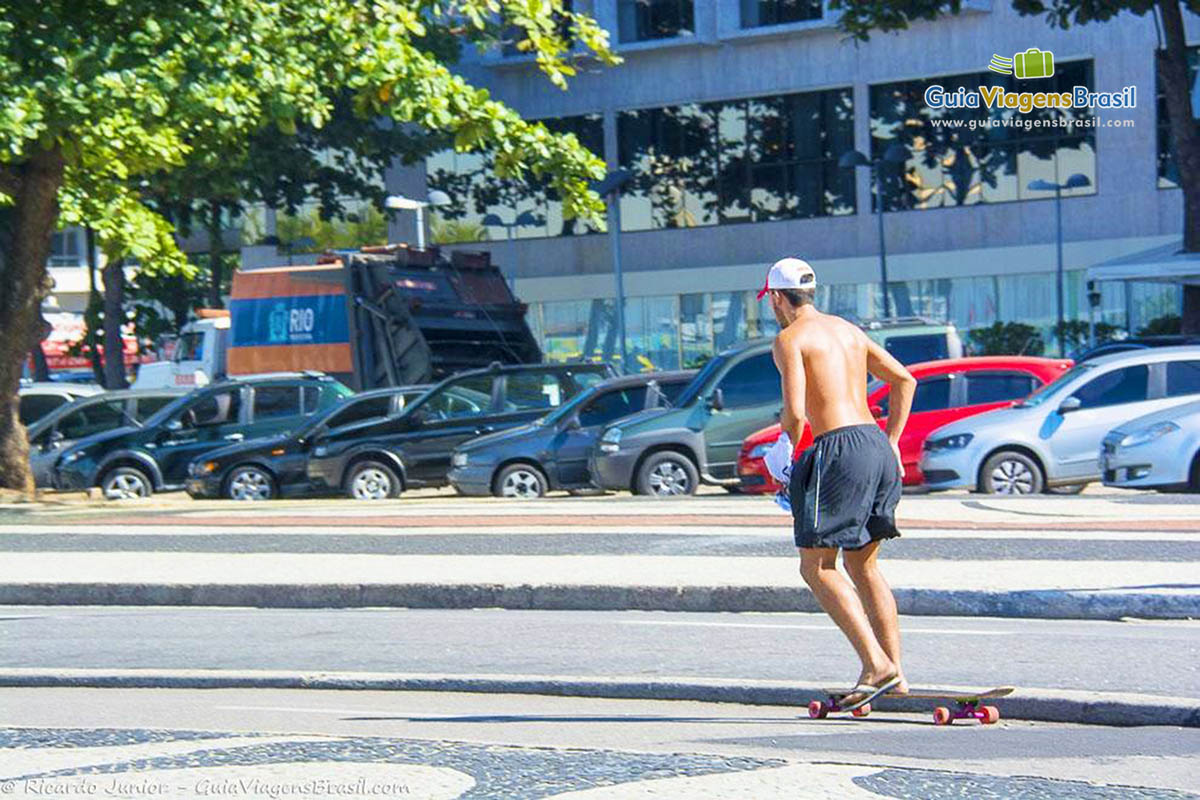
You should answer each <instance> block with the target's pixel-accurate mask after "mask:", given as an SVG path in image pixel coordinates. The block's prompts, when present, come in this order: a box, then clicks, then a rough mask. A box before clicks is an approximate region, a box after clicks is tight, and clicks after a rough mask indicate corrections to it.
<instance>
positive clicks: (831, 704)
mask: <svg viewBox="0 0 1200 800" xmlns="http://www.w3.org/2000/svg"><path fill="white" fill-rule="evenodd" d="M821 691H823V692H825V694H826V695H827V697H826V699H825V700H813V701H812V702H811V703H809V704H808V715H809V716H810V717H812V718H813V719H825V717H827V716H829V715H830V714H836V713H838V712H840V711H842V710H843V709H842V706H841V702H842V700H843V699H844V698H845V697H846V696H847V695H848V694H849V692H846V691H845V690H844V689H822V690H821ZM1014 691H1016V689H1015V688H1014V687H1012V686H1000V687H997V688H995V689H987V690H985V691H981V692H963V691H961V690H950V689H912V690H910V691H909V692H908V693H907V694H896V693H894V692H888V693H886V694H884V695H883V696H884V697H892V698H915V699H918V700H950V701H952V702H953V703H954V708H949V707H948V706H938V707H937V708H935V709H934V710H933V722H934V724H936V725H949V724H950V723H952V722H954V720H956V719H977V720H979V721H980V722H981V723H983V724H984V725H993V724H995V723H996V722H997V721H998V720H999V719H1000V709H998V708H996V707H995V706H989V705H984V704H983V702H982V701H984V700H994V699H997V698H1000V697H1007V696H1008V695H1010V694H1012V693H1013V692H1014ZM850 713H851V714H852V715H853V716H856V717H865V716H867V715H868V714H870V713H871V704H870V703H867V704H866V705H865V706H861V707H859V708H856V709H854V710H853V711H851V712H850Z"/></svg>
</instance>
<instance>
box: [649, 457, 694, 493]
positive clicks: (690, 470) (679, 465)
mask: <svg viewBox="0 0 1200 800" xmlns="http://www.w3.org/2000/svg"><path fill="white" fill-rule="evenodd" d="M699 484H700V474H699V473H698V472H697V471H696V465H695V464H693V463H692V460H691V459H690V458H688V457H687V456H685V455H683V454H682V453H676V452H675V451H673V450H664V451H662V452H660V453H655V454H654V455H652V456H650V457H649V458H647V459H646V460H645V461H643V462H642V466H641V468H640V469H638V476H637V488H638V494H648V495H651V496H653V497H680V496H683V495H689V494H695V493H696V487H697V486H698V485H699Z"/></svg>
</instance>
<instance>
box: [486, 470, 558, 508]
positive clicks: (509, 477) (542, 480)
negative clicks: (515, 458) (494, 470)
mask: <svg viewBox="0 0 1200 800" xmlns="http://www.w3.org/2000/svg"><path fill="white" fill-rule="evenodd" d="M546 489H547V486H546V477H545V476H544V475H542V473H541V470H539V469H537V468H536V467H531V466H529V465H528V464H513V465H512V466H510V467H505V468H504V469H502V470H500V474H499V475H497V476H496V483H495V488H494V489H493V490H492V494H494V495H496V497H508V498H516V499H518V500H532V499H534V498H537V497H542V496H544V495H545V494H546Z"/></svg>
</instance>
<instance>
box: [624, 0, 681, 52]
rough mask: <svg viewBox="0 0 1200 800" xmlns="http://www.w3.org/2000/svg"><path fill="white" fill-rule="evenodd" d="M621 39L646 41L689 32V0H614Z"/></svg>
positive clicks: (669, 37) (668, 37) (626, 41)
mask: <svg viewBox="0 0 1200 800" xmlns="http://www.w3.org/2000/svg"><path fill="white" fill-rule="evenodd" d="M617 18H618V19H617V32H618V35H619V38H620V40H621V42H623V43H629V42H646V41H651V40H653V39H671V38H674V37H676V36H691V35H692V33H693V32H694V31H695V30H696V23H695V17H694V11H693V9H692V0H618V3H617Z"/></svg>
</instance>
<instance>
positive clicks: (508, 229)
mask: <svg viewBox="0 0 1200 800" xmlns="http://www.w3.org/2000/svg"><path fill="white" fill-rule="evenodd" d="M483 224H484V225H486V226H488V227H490V228H504V234H505V236H504V238H505V239H506V240H507V241H510V242H511V241H512V238H513V229H514V228H536V227H538V226H539V225H544V224H546V222H545V220H543V219H542V218H541V217H539V216H537V215H536V214H534V213H533V212H532V211H522V212H521V213H520V214H517V218H516V219H514V220H513V221H512V222H505V221H504V220H503V219H501V218H500V215H499V214H488V215H487V216H486V217H484V218H483Z"/></svg>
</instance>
